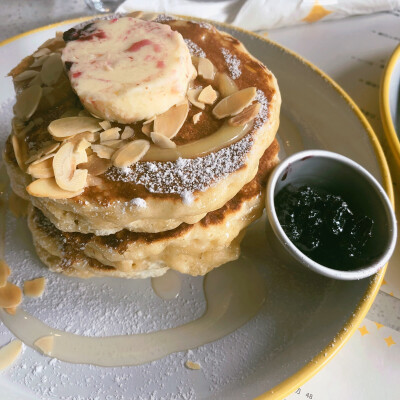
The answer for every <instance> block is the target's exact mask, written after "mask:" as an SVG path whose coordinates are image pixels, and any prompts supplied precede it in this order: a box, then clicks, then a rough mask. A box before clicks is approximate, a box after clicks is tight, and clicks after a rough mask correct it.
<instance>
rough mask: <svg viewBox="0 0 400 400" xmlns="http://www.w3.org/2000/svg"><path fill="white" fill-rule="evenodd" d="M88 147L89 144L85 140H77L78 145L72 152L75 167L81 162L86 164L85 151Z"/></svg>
mask: <svg viewBox="0 0 400 400" xmlns="http://www.w3.org/2000/svg"><path fill="white" fill-rule="evenodd" d="M89 147H90V142H88V141H87V140H86V139H85V138H82V139H81V140H79V142H78V143H76V144H75V147H74V150H73V151H74V156H75V161H76V164H77V165H78V164H81V163H83V162H87V154H86V149H87V148H89Z"/></svg>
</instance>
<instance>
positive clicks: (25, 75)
mask: <svg viewBox="0 0 400 400" xmlns="http://www.w3.org/2000/svg"><path fill="white" fill-rule="evenodd" d="M38 73H39V72H38V71H35V70H33V69H27V70H26V71H23V72H21V73H20V74H18V75H17V76H16V77H14V82H22V81H26V80H28V79H32V78H34V77H35V76H36V75H37V74H38Z"/></svg>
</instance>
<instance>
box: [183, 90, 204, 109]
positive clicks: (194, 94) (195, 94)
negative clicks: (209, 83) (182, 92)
mask: <svg viewBox="0 0 400 400" xmlns="http://www.w3.org/2000/svg"><path fill="white" fill-rule="evenodd" d="M202 90H203V88H195V89H189V90H188V92H187V97H188V100H189V101H190V103H192V104H193V105H194V106H196V107H197V108H200V109H201V110H204V109H205V108H206V105H205V104H204V103H201V102H200V101H199V94H200V93H201V91H202Z"/></svg>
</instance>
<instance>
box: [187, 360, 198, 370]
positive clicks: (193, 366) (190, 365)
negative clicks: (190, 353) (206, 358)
mask: <svg viewBox="0 0 400 400" xmlns="http://www.w3.org/2000/svg"><path fill="white" fill-rule="evenodd" d="M185 365H186V368H189V369H193V370H199V369H201V365H200V364H199V363H197V362H193V361H189V360H188V361H186V362H185Z"/></svg>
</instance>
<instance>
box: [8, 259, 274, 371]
mask: <svg viewBox="0 0 400 400" xmlns="http://www.w3.org/2000/svg"><path fill="white" fill-rule="evenodd" d="M204 294H205V298H206V301H207V309H206V311H205V313H204V314H203V316H201V317H200V318H198V319H197V320H195V321H192V322H189V323H187V324H184V325H181V326H178V327H176V328H170V329H165V330H160V331H156V332H150V333H143V334H134V335H122V336H109V337H88V336H80V335H75V334H72V333H67V332H64V331H60V330H57V329H52V328H51V327H49V326H48V325H46V324H44V323H42V322H41V321H40V320H38V319H37V318H35V317H33V316H31V315H30V314H28V313H26V312H25V311H23V310H21V309H19V310H18V311H17V312H16V314H15V315H9V314H7V313H6V312H4V311H3V310H1V312H0V316H1V319H2V321H3V323H4V324H5V325H6V326H7V328H8V329H9V330H10V331H11V332H12V333H13V334H14V335H15V336H16V337H18V338H19V339H20V340H21V341H23V342H24V343H25V344H26V345H28V346H31V347H35V342H37V340H38V339H40V338H43V337H48V336H52V337H54V344H53V347H52V349H51V355H52V357H55V358H58V359H59V360H62V361H66V362H70V363H79V364H93V365H99V366H105V367H117V366H126V365H140V364H144V363H149V362H151V361H154V360H157V359H159V358H162V357H165V356H167V355H168V354H171V353H175V352H179V351H185V350H189V349H192V348H196V347H199V346H202V345H204V344H206V343H210V342H213V341H215V340H218V339H220V338H222V337H224V336H226V335H228V334H230V333H232V332H233V331H235V330H236V329H238V328H240V327H241V326H242V325H244V324H245V323H246V322H247V321H249V320H250V319H251V318H252V317H253V316H255V315H256V314H257V312H258V311H259V309H260V307H261V306H262V304H263V303H264V301H265V297H266V291H265V285H264V282H263V278H262V277H261V276H260V274H259V272H258V270H257V268H256V267H255V266H254V265H252V264H250V263H249V262H248V261H247V260H245V259H243V258H242V259H240V260H238V261H236V262H233V263H231V264H227V265H226V266H223V267H220V268H218V269H215V270H213V271H211V272H210V273H209V274H208V275H207V276H206V277H205V279H204Z"/></svg>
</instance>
